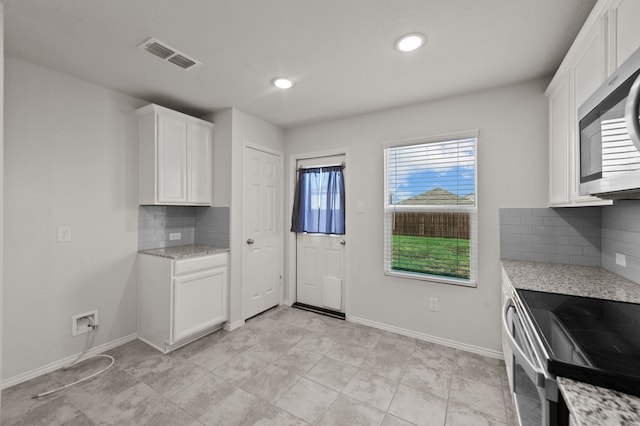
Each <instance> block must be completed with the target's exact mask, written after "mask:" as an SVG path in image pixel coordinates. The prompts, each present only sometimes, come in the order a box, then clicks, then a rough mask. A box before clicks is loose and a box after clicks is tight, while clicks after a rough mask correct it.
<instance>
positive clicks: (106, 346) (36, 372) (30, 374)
mask: <svg viewBox="0 0 640 426" xmlns="http://www.w3.org/2000/svg"><path fill="white" fill-rule="evenodd" d="M137 338H138V334H137V333H132V334H129V335H127V336H124V337H120V338H119V339H115V340H112V341H110V342H107V343H103V344H102V345H100V346H95V347H93V348H92V349H90V350H89V351H87V354H86V356H85V357H89V356H92V355H97V354H99V353H102V352H105V351H108V350H110V349H113V348H116V347H118V346H121V345H124V344H125V343H129V342H132V341H134V340H136V339H137ZM80 353H81V352H78V353H77V354H75V355H71V356H68V357H66V358H63V359H60V360H58V361H53V362H50V363H49V364H46V365H43V366H42V367H38V368H34V369H33V370H29V371H26V372H24V373H21V374H18V375H16V376H13V377H10V378H8V379H5V380H3V381H2V384H0V389H6V388H8V387H11V386H15V385H17V384H20V383H22V382H26V381H27V380H31V379H35V378H36V377H38V376H42V375H44V374H47V373H51V372H52V371H55V370H57V369H59V368H62V367H65V366H66V365H67V364H69V363H71V362H73V361H74V360H75V359H76V358H77V357H78V355H80Z"/></svg>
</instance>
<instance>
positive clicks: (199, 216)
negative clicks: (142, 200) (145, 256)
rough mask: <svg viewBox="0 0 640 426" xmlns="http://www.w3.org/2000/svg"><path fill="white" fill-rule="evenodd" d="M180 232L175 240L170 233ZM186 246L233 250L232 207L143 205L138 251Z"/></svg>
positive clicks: (139, 219)
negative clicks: (230, 232) (230, 230)
mask: <svg viewBox="0 0 640 426" xmlns="http://www.w3.org/2000/svg"><path fill="white" fill-rule="evenodd" d="M172 233H180V239H177V240H171V239H170V234H172ZM186 244H206V245H211V246H216V247H229V208H228V207H189V206H140V207H139V210H138V249H139V250H148V249H155V248H162V247H171V246H180V245H186Z"/></svg>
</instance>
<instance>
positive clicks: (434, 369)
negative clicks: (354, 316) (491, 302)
mask: <svg viewBox="0 0 640 426" xmlns="http://www.w3.org/2000/svg"><path fill="white" fill-rule="evenodd" d="M108 353H110V354H112V355H114V356H115V357H116V364H115V366H114V367H112V368H111V369H110V370H108V371H107V372H106V373H104V374H102V375H101V376H99V377H97V378H94V379H92V380H90V381H88V382H85V383H83V384H81V385H78V386H76V387H72V388H70V389H67V390H65V391H62V392H59V393H57V394H54V395H51V396H48V397H44V398H40V399H32V398H31V395H33V394H36V393H39V392H42V391H44V390H48V389H51V388H53V387H56V386H60V385H61V384H64V383H68V382H70V381H73V380H74V378H79V377H84V376H85V375H86V374H87V372H89V371H97V370H98V369H100V368H101V367H102V366H103V365H106V363H107V362H108V361H107V360H105V359H102V358H96V359H93V360H88V361H86V362H84V363H81V364H80V365H78V366H77V367H75V368H73V369H70V370H67V371H64V372H62V371H57V372H53V373H50V374H47V375H45V376H42V377H39V378H37V379H34V380H31V381H29V382H25V383H22V384H19V385H16V386H14V387H12V388H9V389H6V390H4V391H3V392H2V418H1V421H2V425H3V426H9V425H29V426H35V425H47V426H49V425H103V424H105V425H180V426H183V425H185V426H196V425H225V426H231V425H254V424H259V425H263V426H266V425H278V426H280V425H309V424H310V425H348V426H355V425H367V426H368V425H384V426H401V425H447V426H453V425H464V426H473V425H512V424H514V423H513V409H512V403H511V399H510V396H509V394H508V392H506V388H507V386H506V374H505V369H504V364H503V362H502V361H499V360H496V359H492V358H486V357H483V356H479V355H475V354H471V353H468V352H464V351H460V350H456V349H452V348H448V347H444V346H440V345H436V344H433V343H428V342H423V341H419V340H416V339H412V338H408V337H404V336H400V335H397V334H393V333H389V332H384V331H380V330H377V329H373V328H369V327H365V326H361V325H357V324H352V323H348V322H344V321H340V320H336V319H333V318H328V317H325V316H321V315H317V314H314V313H310V312H305V311H301V310H297V309H294V308H288V307H278V308H276V309H274V310H271V311H268V312H266V313H264V314H262V315H260V316H258V317H256V318H253V319H251V320H249V321H248V322H247V323H246V324H245V326H243V327H241V328H240V329H238V330H235V331H233V332H225V331H218V332H215V333H213V334H211V335H209V336H207V337H205V338H202V339H200V340H198V341H196V342H194V343H192V344H190V345H188V346H185V347H183V348H181V349H179V350H177V351H175V352H173V353H171V354H170V355H162V354H161V353H159V352H158V351H156V350H155V349H153V348H151V347H149V346H147V345H146V344H144V343H142V342H141V341H135V342H131V343H128V344H126V345H123V346H120V347H118V348H116V349H114V350H112V351H110V352H108Z"/></svg>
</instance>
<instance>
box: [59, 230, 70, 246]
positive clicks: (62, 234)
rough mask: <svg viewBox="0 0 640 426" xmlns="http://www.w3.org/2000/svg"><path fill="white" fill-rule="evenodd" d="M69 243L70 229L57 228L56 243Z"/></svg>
mask: <svg viewBox="0 0 640 426" xmlns="http://www.w3.org/2000/svg"><path fill="white" fill-rule="evenodd" d="M69 241H71V227H70V226H58V242H59V243H67V242H69Z"/></svg>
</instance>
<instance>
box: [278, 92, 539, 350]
mask: <svg viewBox="0 0 640 426" xmlns="http://www.w3.org/2000/svg"><path fill="white" fill-rule="evenodd" d="M545 83H546V81H542V80H537V81H532V82H528V83H525V84H519V85H514V86H507V87H502V88H498V89H494V90H489V91H483V92H479V93H472V94H468V95H464V96H457V97H453V98H448V99H444V100H439V101H435V102H429V103H422V104H417V105H411V106H406V107H402V108H396V109H391V110H387V111H382V112H376V113H372V114H366V115H362V116H358V117H353V118H349V119H343V120H337V121H332V122H328V123H323V124H317V125H310V126H306V127H301V128H296V129H291V130H288V131H287V132H286V144H287V145H286V146H287V154H288V156H292V155H301V154H304V153H308V152H322V151H326V150H331V149H342V148H347V149H348V151H349V156H348V164H347V169H348V178H347V179H348V181H347V188H346V190H347V192H348V193H347V239H348V249H347V256H348V262H349V263H348V271H347V281H348V284H347V285H348V286H349V288H348V291H347V298H348V299H347V309H348V311H347V315H348V316H350V317H352V319H355V320H360V321H362V320H364V321H369V322H374V323H377V325H382V326H385V327H387V328H395V329H399V330H400V331H405V332H410V333H412V334H415V335H419V336H422V337H428V338H433V339H435V340H439V341H442V342H446V343H451V344H455V345H458V346H461V347H466V348H467V349H471V350H476V351H479V352H488V353H493V354H495V355H496V356H499V351H501V349H500V323H499V312H500V269H499V268H500V267H499V232H498V208H500V207H546V205H547V182H548V177H547V176H548V165H547V164H548V158H547V151H548V150H547V139H548V138H547V106H546V99H545V97H544V95H543V91H544V88H545ZM473 129H478V130H479V139H478V221H479V226H478V229H479V230H478V242H479V245H478V264H479V267H478V286H477V288H467V287H461V286H454V285H447V284H439V283H434V282H426V281H417V280H410V279H403V278H397V277H389V276H385V275H384V274H383V148H382V144H383V143H384V142H389V141H396V140H402V139H412V138H419V137H428V136H435V135H441V134H447V133H454V132H460V131H465V130H473ZM287 170H289V169H288V168H287ZM286 179H287V182H288V183H289V181H290V180H291V179H292V177H291V175H290V173H289V174H288V175H287V177H286ZM287 187H289V185H287ZM287 195H288V199H287V203H286V205H287V206H290V205H291V193H288V194H287ZM356 202H362V203H363V206H364V213H362V214H358V213H356V212H355V206H356ZM349 206H350V207H349ZM286 216H287V212H285V218H286ZM285 220H286V219H285ZM286 240H287V242H288V243H289V244H288V247H287V249H289V248H290V246H291V241H293V240H292V239H290V238H287V239H286ZM287 259H290V257H287ZM285 270H286V271H287V272H289V274H288V275H287V277H286V278H287V283H292V282H293V279H292V277H291V273H290V271H291V270H292V268H291V265H290V264H288V265H287V267H286V268H285ZM431 297H436V298H438V299H439V305H440V311H439V312H431V311H429V298H431Z"/></svg>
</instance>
